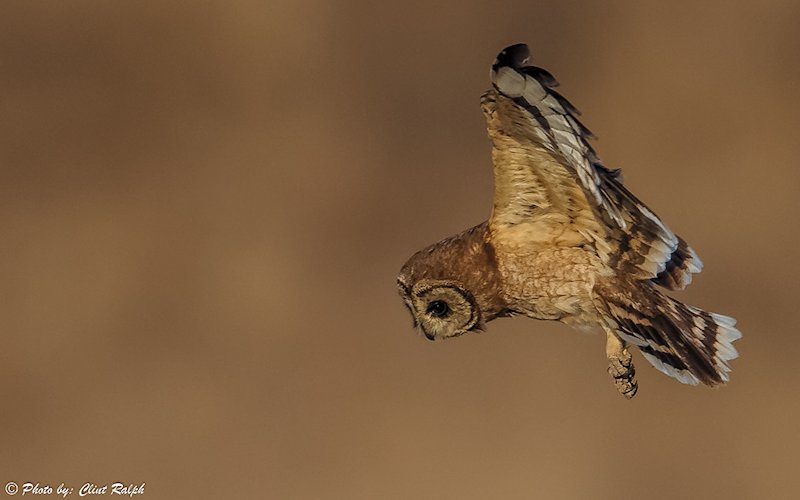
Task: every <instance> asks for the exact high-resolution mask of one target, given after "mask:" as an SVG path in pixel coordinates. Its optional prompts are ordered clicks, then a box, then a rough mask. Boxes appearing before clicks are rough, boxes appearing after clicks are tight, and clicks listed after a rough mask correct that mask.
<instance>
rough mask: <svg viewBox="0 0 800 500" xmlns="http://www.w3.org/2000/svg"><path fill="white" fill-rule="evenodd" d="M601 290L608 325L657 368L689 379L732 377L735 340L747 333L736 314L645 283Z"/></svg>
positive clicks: (723, 379) (713, 382) (724, 379)
mask: <svg viewBox="0 0 800 500" xmlns="http://www.w3.org/2000/svg"><path fill="white" fill-rule="evenodd" d="M632 290H633V291H632ZM598 291H599V292H600V294H601V296H600V298H599V301H600V302H601V304H600V305H599V307H598V309H599V310H600V311H602V312H603V313H604V319H605V321H606V324H607V326H608V327H609V328H611V329H613V330H615V331H616V332H617V334H618V335H619V336H620V337H621V338H622V339H623V340H625V341H627V342H629V343H631V344H634V345H636V346H637V347H639V350H640V351H641V353H642V355H643V356H644V357H645V359H647V360H648V361H649V362H650V363H651V364H652V365H653V366H654V367H656V368H657V369H658V370H660V371H661V372H663V373H665V374H667V375H669V376H671V377H674V378H676V379H678V380H679V381H681V382H683V383H684V384H691V385H695V384H698V383H703V384H705V385H709V386H714V385H719V384H724V383H725V382H727V381H728V373H729V372H730V367H729V366H728V362H729V361H730V360H732V359H734V358H736V357H737V356H738V353H737V352H736V348H735V347H734V346H733V342H734V341H735V340H737V339H739V338H741V336H742V334H741V333H740V332H739V330H737V329H736V320H735V319H733V318H731V317H728V316H723V315H721V314H715V313H710V312H706V311H704V310H702V309H699V308H697V307H692V306H688V305H686V304H683V303H681V302H678V301H677V300H675V299H673V298H671V297H668V296H666V295H663V294H661V293H660V292H658V290H656V289H655V288H653V287H652V286H651V285H648V284H646V283H640V284H639V286H638V287H636V288H631V287H630V286H628V287H624V288H621V287H607V288H603V287H600V288H598Z"/></svg>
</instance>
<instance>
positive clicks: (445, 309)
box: [425, 300, 450, 318]
mask: <svg viewBox="0 0 800 500" xmlns="http://www.w3.org/2000/svg"><path fill="white" fill-rule="evenodd" d="M425 312H427V313H428V314H430V315H431V316H435V317H437V318H443V317H445V316H447V315H448V314H449V313H450V306H448V305H447V302H445V301H443V300H433V301H431V302H428V307H427V309H425Z"/></svg>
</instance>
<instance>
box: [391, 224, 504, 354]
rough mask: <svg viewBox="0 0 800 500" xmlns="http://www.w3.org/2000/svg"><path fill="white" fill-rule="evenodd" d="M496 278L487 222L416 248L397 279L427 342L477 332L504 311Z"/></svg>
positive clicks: (407, 305) (399, 287) (498, 279)
mask: <svg viewBox="0 0 800 500" xmlns="http://www.w3.org/2000/svg"><path fill="white" fill-rule="evenodd" d="M500 282H501V280H500V276H499V273H498V271H497V265H496V262H495V261H494V250H493V248H492V247H491V245H490V243H489V242H488V239H487V238H486V223H483V224H480V225H478V226H475V227H473V228H471V229H468V230H467V231H464V232H463V233H461V234H458V235H456V236H454V237H452V238H448V239H446V240H443V241H440V242H439V243H436V244H434V245H431V246H429V247H427V248H425V249H423V250H421V251H419V252H417V253H416V254H414V255H413V256H412V257H411V258H410V259H408V261H407V262H406V263H405V265H404V266H403V268H402V269H401V270H400V275H399V276H398V278H397V286H398V289H399V292H400V296H401V297H402V299H403V302H405V305H406V307H407V308H408V309H409V311H411V315H412V317H413V319H414V327H415V328H419V329H420V331H421V333H422V334H423V335H425V337H426V338H427V339H428V340H436V339H445V338H449V337H457V336H459V335H463V334H465V333H467V332H472V331H479V330H481V329H482V328H483V325H484V324H485V323H486V322H487V321H490V320H491V319H494V318H496V317H497V316H500V315H503V313H504V311H505V306H504V304H503V300H502V294H501V292H500Z"/></svg>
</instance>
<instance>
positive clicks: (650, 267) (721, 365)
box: [397, 44, 741, 398]
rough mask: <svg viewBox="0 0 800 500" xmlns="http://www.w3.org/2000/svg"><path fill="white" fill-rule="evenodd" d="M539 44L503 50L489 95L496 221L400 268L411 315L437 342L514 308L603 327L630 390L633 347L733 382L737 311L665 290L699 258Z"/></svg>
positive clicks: (666, 364)
mask: <svg viewBox="0 0 800 500" xmlns="http://www.w3.org/2000/svg"><path fill="white" fill-rule="evenodd" d="M529 54H530V53H529V50H528V47H527V46H526V45H524V44H518V45H513V46H511V47H508V48H506V49H505V50H503V51H502V52H500V54H499V55H498V56H497V58H496V60H495V61H494V64H493V65H492V68H491V84H492V85H491V88H490V89H489V90H488V91H487V92H485V93H484V94H483V95H482V96H481V101H480V104H481V109H482V111H483V115H484V117H485V119H486V125H487V131H488V135H489V139H490V142H491V145H492V153H491V154H492V163H493V166H494V206H493V208H492V212H491V215H490V217H489V220H487V221H485V222H483V223H481V224H478V225H477V226H475V227H472V228H470V229H467V230H466V231H464V232H462V233H460V234H457V235H455V236H451V237H449V238H446V239H444V240H442V241H440V242H438V243H435V244H433V245H431V246H429V247H427V248H425V249H423V250H420V251H419V252H417V253H416V254H414V255H413V256H411V258H410V259H409V260H408V261H407V262H406V263H405V265H403V267H402V269H401V271H400V275H399V276H398V279H397V285H398V288H399V293H400V296H401V297H402V299H403V301H404V302H405V305H406V306H407V307H408V309H409V310H410V311H411V314H412V316H413V318H414V326H415V327H416V328H418V329H419V331H420V332H421V333H422V334H423V335H424V336H425V337H426V338H427V339H429V340H439V339H448V338H452V337H458V336H460V335H463V334H465V333H469V332H477V331H481V330H483V329H484V328H485V325H486V323H488V322H489V321H491V320H493V319H495V318H500V317H507V316H514V315H524V316H528V317H529V318H535V319H541V320H553V321H560V322H562V323H566V324H568V325H571V326H573V327H576V328H579V329H591V328H597V327H599V329H602V331H604V332H605V334H606V357H607V358H608V372H609V373H610V375H611V377H612V378H613V381H614V383H615V386H616V388H617V390H618V391H619V392H620V393H621V394H622V395H623V396H625V397H626V398H632V397H633V396H634V395H636V392H637V390H638V384H637V381H636V378H635V369H634V365H633V361H632V357H631V349H632V346H635V347H636V348H638V349H639V351H640V352H641V354H642V355H643V357H644V358H645V359H646V360H647V361H649V362H650V363H651V364H652V365H653V366H654V367H655V368H656V369H658V370H660V371H661V372H663V373H665V374H667V375H669V376H671V377H674V378H676V379H678V380H679V381H680V382H683V383H685V384H692V385H696V384H698V383H702V384H705V385H708V386H717V385H721V384H724V383H726V382H727V381H728V374H729V372H730V368H729V366H728V363H729V361H730V360H732V359H734V358H736V357H737V352H736V349H735V348H734V346H733V345H732V344H733V342H734V341H735V340H737V339H739V338H741V333H740V332H739V331H738V330H737V329H736V326H735V325H736V321H735V320H734V319H733V318H731V317H728V316H723V315H721V314H715V313H711V312H707V311H704V310H702V309H699V308H697V307H694V306H690V305H686V304H684V303H682V302H679V301H678V300H675V299H674V298H672V297H670V296H668V295H666V294H664V293H663V291H662V289H666V290H681V289H683V288H685V287H686V286H687V285H688V284H689V283H690V282H691V281H692V274H694V273H698V272H700V270H701V268H702V266H703V264H702V262H701V261H700V258H699V257H698V256H697V254H696V253H695V251H694V250H692V248H691V247H690V246H689V245H688V244H687V243H686V242H685V241H684V240H683V239H682V238H681V237H680V236H678V235H676V234H675V233H673V232H672V231H671V230H670V229H669V228H668V227H667V225H666V224H664V222H663V221H662V220H661V219H660V218H659V217H658V216H657V215H656V214H655V213H654V212H653V211H652V210H650V209H649V208H648V207H647V206H646V205H645V204H644V203H642V202H641V201H639V199H638V198H636V196H634V195H633V194H632V193H631V192H630V191H629V190H628V189H627V188H626V187H625V185H624V183H623V179H622V175H621V173H620V170H619V169H616V170H612V169H609V168H607V167H605V166H604V165H603V164H602V163H601V162H600V159H599V158H598V156H597V154H596V153H595V150H594V148H593V147H592V145H591V144H590V143H589V139H590V138H592V137H593V136H592V133H591V132H590V131H589V130H588V129H587V128H586V127H585V126H584V125H583V124H582V123H581V122H580V121H579V120H578V114H579V113H578V111H577V110H576V109H575V107H574V106H573V105H572V104H570V102H569V101H568V100H567V99H565V98H564V97H563V96H562V95H561V94H559V93H558V92H556V91H555V90H554V88H555V87H556V86H557V85H558V82H557V81H556V80H555V78H554V77H553V76H552V75H551V74H550V73H549V72H547V71H546V70H544V69H542V68H538V67H536V66H530V65H528V60H529Z"/></svg>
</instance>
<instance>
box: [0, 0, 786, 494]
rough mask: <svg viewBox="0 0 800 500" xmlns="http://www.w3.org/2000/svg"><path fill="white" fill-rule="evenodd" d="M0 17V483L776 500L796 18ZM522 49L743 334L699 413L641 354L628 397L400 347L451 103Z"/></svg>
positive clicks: (555, 330)
mask: <svg viewBox="0 0 800 500" xmlns="http://www.w3.org/2000/svg"><path fill="white" fill-rule="evenodd" d="M0 19H2V21H0V24H1V25H2V29H0V93H1V95H2V97H1V98H0V117H2V119H0V155H2V156H1V157H0V234H2V244H0V296H1V297H2V300H1V301H0V303H1V305H0V332H2V333H0V335H1V337H0V338H2V348H0V398H1V399H2V411H1V412H0V443H2V452H0V485H1V484H5V483H6V482H7V481H16V482H19V483H22V482H25V481H32V482H39V483H41V484H43V485H44V484H51V485H52V486H53V487H54V488H55V487H56V486H57V485H58V484H59V483H61V482H65V483H67V485H71V486H73V487H80V486H81V485H82V484H83V483H85V482H94V483H97V484H105V483H110V482H113V481H122V482H126V483H140V482H146V492H145V496H144V498H165V499H183V498H186V499H189V498H275V499H284V498H285V499H312V498H335V499H376V498H381V499H407V498H442V499H487V498H503V499H530V498H548V499H552V498H565V499H570V498H597V499H612V498H618V497H620V496H623V495H624V496H626V497H629V498H649V499H673V498H728V499H750V498H770V499H774V498H796V496H795V495H796V494H797V491H798V489H799V488H800V475H798V473H797V467H798V465H797V464H798V451H799V450H798V445H799V444H800V422H799V421H798V420H799V419H798V410H800V399H799V398H798V383H799V382H800V379H798V372H797V359H798V356H800V337H798V333H797V329H798V327H797V322H796V314H795V313H796V311H797V308H798V306H797V299H798V297H799V296H800V268H799V266H798V263H797V254H798V250H797V249H798V247H800V236H799V235H798V229H800V227H798V222H797V217H798V213H799V211H798V209H800V202H799V201H798V197H797V191H798V189H799V188H800V174H798V171H799V170H798V158H800V141H798V139H797V131H798V129H800V113H799V112H800V106H799V105H798V99H797V89H798V83H797V82H798V79H799V78H800V65H799V64H798V53H799V51H798V49H800V31H798V29H797V26H798V22H800V4H798V3H797V2H780V1H775V2H759V3H758V5H756V4H755V3H753V4H752V5H745V4H744V3H743V2H738V3H736V5H734V4H733V3H730V2H721V1H718V2H704V3H703V4H702V5H696V3H695V2H679V3H675V4H670V5H669V6H667V5H665V4H664V3H663V2H627V1H616V2H603V3H600V2H597V3H592V4H591V5H586V4H583V3H577V2H555V1H554V2H531V1H524V2H522V1H520V2H494V1H492V2H489V1H486V2H473V3H471V4H469V5H465V4H463V3H461V2H453V3H450V4H445V3H432V2H392V3H386V4H379V3H375V2H341V3H335V2H322V1H319V2H288V1H286V2H276V1H270V2H255V1H253V2H193V3H189V2H186V3H183V2H166V1H157V2H99V1H98V2H80V1H73V2H42V3H38V2H3V3H2V5H1V6H0ZM521 41H525V42H528V43H529V44H530V45H531V48H532V51H533V54H534V62H535V63H537V64H539V65H541V66H544V67H546V68H548V69H549V70H551V71H552V72H553V73H554V74H555V75H556V76H557V77H558V78H559V79H560V80H561V82H562V91H563V93H564V94H565V95H566V96H567V97H568V98H570V99H571V100H572V101H573V102H574V103H575V104H576V105H577V106H578V107H579V108H581V110H582V111H583V112H584V119H585V120H584V121H585V123H586V124H587V125H588V126H589V127H590V128H591V129H593V130H594V131H595V132H596V133H597V135H598V136H599V137H600V138H601V140H600V141H599V142H598V143H596V145H597V148H598V151H599V153H600V155H601V157H602V158H603V159H604V160H605V162H606V164H608V165H610V166H614V167H623V168H624V170H625V175H626V181H627V184H628V185H629V186H631V188H632V189H633V191H634V192H635V193H637V194H638V195H639V196H640V197H641V198H642V199H644V200H645V201H646V202H648V203H649V205H650V206H651V207H652V208H653V209H654V210H655V211H657V212H658V213H659V214H660V215H661V216H662V217H663V218H664V219H665V220H666V221H667V222H668V223H669V224H670V225H671V226H672V228H673V229H675V230H676V231H677V232H679V233H680V234H681V235H683V236H684V237H685V238H686V239H687V240H688V241H690V242H691V243H692V245H693V246H694V247H695V248H696V249H697V251H698V252H699V253H700V255H701V257H702V258H703V260H704V261H705V263H706V270H705V271H704V272H703V273H702V274H701V275H700V276H699V277H697V278H696V279H695V283H694V284H693V285H692V286H691V288H690V289H689V290H687V291H686V292H683V293H681V294H679V296H680V297H681V298H682V299H684V300H686V301H687V302H689V303H692V304H695V305H699V306H703V307H705V308H707V309H710V310H712V311H717V312H721V313H726V314H730V315H733V316H736V317H737V318H738V319H739V325H740V328H741V330H742V331H743V332H744V334H745V337H744V339H743V340H741V341H740V342H739V343H738V344H737V345H738V347H739V350H740V352H741V358H740V359H739V360H736V361H735V362H734V363H733V368H734V371H733V374H732V375H733V376H732V382H731V384H730V385H729V386H728V387H726V388H724V389H720V390H708V389H705V388H692V387H687V386H683V385H681V384H679V383H677V382H675V381H673V380H671V379H669V378H667V377H666V376H663V375H661V374H660V373H658V372H656V371H655V370H654V369H652V368H650V367H649V365H647V364H646V362H645V361H644V360H642V359H641V357H639V356H638V355H637V359H638V360H639V361H638V366H639V373H640V375H639V377H640V393H639V395H638V396H637V398H636V399H635V400H633V401H630V402H629V401H625V400H623V399H622V398H621V397H620V396H619V395H617V393H616V390H615V389H614V387H613V384H612V383H611V381H610V379H609V377H608V375H607V374H606V373H605V362H606V361H605V356H604V340H603V338H602V337H601V336H600V335H587V334H582V333H578V332H575V331H572V330H570V329H569V328H567V327H565V326H563V325H559V324H550V323H544V322H536V321H532V320H526V319H515V320H500V321H497V322H494V323H491V324H490V325H489V326H490V328H489V330H488V332H487V333H485V334H483V335H472V336H467V337H464V338H461V339H458V340H455V341H450V342H446V343H428V342H425V341H423V340H422V339H421V338H420V337H418V336H417V335H416V333H415V332H414V331H413V330H412V329H411V326H410V319H409V317H408V313H407V312H406V311H405V309H404V308H403V306H402V304H401V301H400V300H399V298H398V297H397V295H396V291H395V276H396V273H397V271H398V270H399V267H400V266H401V264H402V263H403V262H404V261H405V259H406V258H407V257H408V256H409V255H410V254H411V253H412V252H414V251H416V250H417V249H419V248H420V247H422V246H424V245H427V244H429V243H431V242H433V241H436V240H438V239H439V238H441V237H444V236H447V235H449V234H452V233H454V232H456V231H460V230H462V229H464V228H466V227H468V226H470V225H472V224H475V223H478V222H480V221H482V220H483V219H485V218H486V216H487V215H488V213H489V209H490V206H491V189H492V188H491V182H492V179H491V169H490V163H489V146H488V141H487V139H486V136H485V130H484V124H483V118H482V116H481V114H480V110H479V107H478V97H479V95H480V94H481V92H483V90H485V89H486V88H487V85H488V72H489V65H490V63H491V61H492V60H493V58H494V56H495V54H496V53H497V52H498V51H499V50H500V49H502V48H503V47H505V46H506V45H508V44H510V43H515V42H521ZM0 496H5V494H4V493H2V492H0ZM74 496H77V494H75V495H74ZM74 496H73V497H74Z"/></svg>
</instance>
